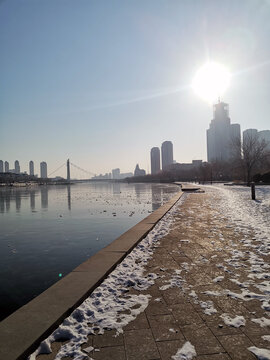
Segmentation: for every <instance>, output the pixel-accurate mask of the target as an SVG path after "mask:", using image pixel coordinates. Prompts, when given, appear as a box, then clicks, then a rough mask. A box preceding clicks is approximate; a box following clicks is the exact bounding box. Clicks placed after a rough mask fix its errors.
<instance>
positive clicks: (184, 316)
mask: <svg viewBox="0 0 270 360" xmlns="http://www.w3.org/2000/svg"><path fill="white" fill-rule="evenodd" d="M170 308H171V309H172V313H173V315H174V317H175V319H176V320H177V322H178V324H179V326H180V328H181V326H183V325H189V324H196V323H198V324H199V323H202V322H203V321H202V318H201V317H200V315H199V314H198V313H197V312H196V311H195V309H194V307H193V306H192V305H191V304H188V303H185V304H175V305H171V306H170Z"/></svg>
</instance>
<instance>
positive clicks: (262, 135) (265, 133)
mask: <svg viewBox="0 0 270 360" xmlns="http://www.w3.org/2000/svg"><path fill="white" fill-rule="evenodd" d="M252 139H255V140H260V141H262V140H264V141H265V142H266V143H267V150H270V130H261V131H258V130H257V129H247V130H245V131H243V143H244V142H245V141H250V140H252Z"/></svg>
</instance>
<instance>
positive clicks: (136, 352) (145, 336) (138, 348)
mask: <svg viewBox="0 0 270 360" xmlns="http://www.w3.org/2000/svg"><path fill="white" fill-rule="evenodd" d="M124 341H125V348H126V355H127V360H139V359H140V360H154V359H159V358H160V355H159V352H158V349H157V345H156V343H155V340H154V337H153V334H152V331H151V330H150V329H141V330H129V331H125V332H124Z"/></svg>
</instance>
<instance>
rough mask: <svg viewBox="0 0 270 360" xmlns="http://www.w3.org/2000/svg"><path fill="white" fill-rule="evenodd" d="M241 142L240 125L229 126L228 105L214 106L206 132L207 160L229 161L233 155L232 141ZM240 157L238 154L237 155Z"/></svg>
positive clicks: (222, 103) (219, 104)
mask: <svg viewBox="0 0 270 360" xmlns="http://www.w3.org/2000/svg"><path fill="white" fill-rule="evenodd" d="M235 139H237V140H239V141H240V140H241V133H240V125H239V124H231V119H230V118H229V105H228V104H225V103H224V102H219V103H218V104H215V105H214V118H213V120H211V123H210V126H209V129H208V130H207V160H208V162H214V161H229V160H230V159H231V157H232V155H233V146H232V145H233V144H232V142H233V141H236V140H235ZM238 155H239V157H240V153H239V154H238Z"/></svg>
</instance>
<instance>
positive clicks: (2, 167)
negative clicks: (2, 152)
mask: <svg viewBox="0 0 270 360" xmlns="http://www.w3.org/2000/svg"><path fill="white" fill-rule="evenodd" d="M2 172H4V163H3V160H0V173H2Z"/></svg>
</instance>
